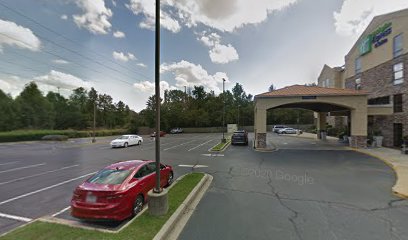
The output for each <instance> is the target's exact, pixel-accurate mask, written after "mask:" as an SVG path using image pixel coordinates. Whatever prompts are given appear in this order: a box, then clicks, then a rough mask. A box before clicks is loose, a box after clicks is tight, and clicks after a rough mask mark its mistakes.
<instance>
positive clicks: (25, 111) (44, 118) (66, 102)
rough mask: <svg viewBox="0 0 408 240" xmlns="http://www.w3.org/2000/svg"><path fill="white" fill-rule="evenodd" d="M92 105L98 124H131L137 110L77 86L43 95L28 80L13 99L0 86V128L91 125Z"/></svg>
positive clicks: (99, 126)
mask: <svg viewBox="0 0 408 240" xmlns="http://www.w3.org/2000/svg"><path fill="white" fill-rule="evenodd" d="M94 106H95V113H96V116H97V117H96V127H97V128H110V129H111V128H127V127H130V125H131V122H132V119H134V118H135V117H136V115H137V114H136V113H135V112H134V111H132V110H130V108H129V106H128V105H126V104H124V103H123V102H122V101H119V102H117V103H115V102H113V100H112V97H111V96H109V95H107V94H99V93H98V92H97V91H96V90H95V89H94V88H91V89H90V90H89V91H87V90H86V89H84V88H82V87H80V88H76V89H74V90H73V91H72V94H71V95H70V96H69V97H68V98H65V97H64V96H62V95H61V94H59V93H55V92H48V93H47V94H46V95H45V96H44V95H43V93H42V92H41V91H40V90H39V89H38V86H37V85H36V84H35V83H34V82H31V83H29V84H27V85H26V86H25V87H24V89H23V90H22V92H21V93H20V94H19V95H18V96H17V97H16V98H15V99H13V98H12V97H11V96H10V95H8V94H5V93H4V92H3V91H2V90H1V89H0V131H10V130H16V129H58V130H63V129H78V130H84V129H89V128H92V127H93V116H94Z"/></svg>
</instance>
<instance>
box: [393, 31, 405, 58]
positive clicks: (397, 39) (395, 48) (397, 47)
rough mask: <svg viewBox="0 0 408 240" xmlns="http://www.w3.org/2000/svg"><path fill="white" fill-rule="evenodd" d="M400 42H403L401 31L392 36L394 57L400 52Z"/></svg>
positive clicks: (401, 49)
mask: <svg viewBox="0 0 408 240" xmlns="http://www.w3.org/2000/svg"><path fill="white" fill-rule="evenodd" d="M402 42H403V38H402V33H401V34H400V35H398V36H395V37H394V45H393V54H394V57H398V56H400V55H401V54H402V51H403V48H402Z"/></svg>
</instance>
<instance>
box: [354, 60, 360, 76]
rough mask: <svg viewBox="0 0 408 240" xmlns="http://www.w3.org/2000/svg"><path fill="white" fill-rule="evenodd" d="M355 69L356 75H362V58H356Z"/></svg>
mask: <svg viewBox="0 0 408 240" xmlns="http://www.w3.org/2000/svg"><path fill="white" fill-rule="evenodd" d="M354 68H355V73H356V74H359V73H361V58H360V57H358V58H356V62H355V64H354Z"/></svg>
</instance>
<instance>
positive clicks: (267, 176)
mask: <svg viewBox="0 0 408 240" xmlns="http://www.w3.org/2000/svg"><path fill="white" fill-rule="evenodd" d="M220 137H221V136H220V134H179V135H167V136H166V137H164V138H162V147H161V155H162V161H163V162H164V163H167V164H170V165H172V166H173V167H174V168H175V176H176V177H178V176H181V175H183V174H185V173H188V172H191V171H203V172H207V173H210V174H212V175H213V176H214V180H213V183H212V186H211V188H210V189H209V191H208V192H207V193H206V194H205V196H204V198H203V199H202V201H201V202H200V204H199V205H198V208H197V209H196V211H195V212H194V213H193V215H192V217H191V219H190V221H189V222H188V224H187V225H186V227H185V229H184V231H183V232H182V234H181V236H180V238H179V239H182V240H184V239H186V240H196V239H197V240H200V239H206V240H207V239H223V240H224V239H226V240H228V239H234V240H236V239H268V240H269V239H285V240H286V239H313V240H316V239H324V240H330V239H359V240H360V239H370V240H372V239H391V240H392V239H408V222H407V221H406V220H407V219H408V202H407V201H406V200H402V199H399V198H397V197H395V196H394V195H392V192H391V187H392V185H393V184H394V181H395V176H394V173H393V171H392V170H391V169H390V168H389V167H388V166H386V165H385V164H383V163H382V162H381V161H380V160H377V159H375V158H372V157H369V156H366V155H363V154H360V153H356V152H354V151H348V150H347V149H345V148H343V147H342V146H341V145H337V144H331V143H321V142H319V141H310V140H305V139H298V138H295V137H286V136H277V135H270V136H269V137H270V139H271V141H273V142H274V144H275V145H276V146H277V147H278V150H277V151H274V152H256V151H254V150H253V149H251V147H250V146H230V147H229V148H228V149H227V150H226V151H225V152H224V153H221V154H209V152H208V149H209V148H210V147H211V146H213V145H215V144H216V142H217V141H218V140H219V139H220ZM111 139H113V138H112V137H109V138H100V139H98V141H97V143H95V144H90V143H89V141H90V140H89V139H77V140H72V141H69V142H65V143H50V142H28V143H13V144H0V173H1V174H0V189H1V193H2V194H1V195H0V233H3V232H5V231H8V230H10V229H13V228H15V227H17V226H19V225H21V224H24V223H25V222H27V221H30V220H31V219H35V218H38V217H41V216H44V215H56V216H57V217H63V216H69V208H67V207H68V206H69V202H70V199H71V196H72V191H73V190H74V188H75V187H76V186H77V185H78V184H80V183H81V182H82V181H83V180H84V179H85V178H86V177H87V176H89V175H90V174H92V173H93V172H95V171H97V170H99V169H101V168H103V167H104V166H106V165H108V164H110V163H113V162H116V161H121V160H129V159H154V142H153V141H152V140H151V139H150V138H149V137H146V136H145V137H144V140H145V142H144V143H143V144H142V145H141V146H132V147H129V148H123V149H111V148H110V147H109V145H108V143H109V141H110V140H111Z"/></svg>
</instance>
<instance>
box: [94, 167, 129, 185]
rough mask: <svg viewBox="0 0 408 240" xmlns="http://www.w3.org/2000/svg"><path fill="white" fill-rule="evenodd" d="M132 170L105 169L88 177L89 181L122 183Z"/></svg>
mask: <svg viewBox="0 0 408 240" xmlns="http://www.w3.org/2000/svg"><path fill="white" fill-rule="evenodd" d="M129 174H130V170H119V169H103V170H102V171H100V172H98V173H97V174H95V175H94V176H93V177H91V178H90V179H88V181H87V182H89V183H99V184H121V183H123V181H124V180H125V179H126V178H127V177H128V176H129Z"/></svg>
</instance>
